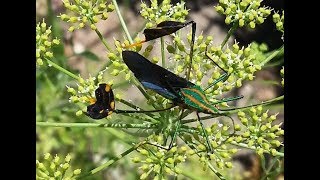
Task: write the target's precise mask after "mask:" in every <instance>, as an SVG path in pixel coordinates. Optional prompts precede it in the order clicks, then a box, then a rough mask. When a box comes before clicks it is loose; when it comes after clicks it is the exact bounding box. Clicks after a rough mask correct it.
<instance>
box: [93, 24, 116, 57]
mask: <svg viewBox="0 0 320 180" xmlns="http://www.w3.org/2000/svg"><path fill="white" fill-rule="evenodd" d="M94 31H95V32H96V33H97V35H98V36H99V39H100V40H101V42H102V43H103V45H104V46H105V47H106V48H107V49H108V51H109V52H112V49H111V48H110V46H109V45H108V43H107V41H106V40H105V39H104V38H103V36H102V34H101V33H100V31H99V30H98V29H96V30H94Z"/></svg>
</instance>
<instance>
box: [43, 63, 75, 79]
mask: <svg viewBox="0 0 320 180" xmlns="http://www.w3.org/2000/svg"><path fill="white" fill-rule="evenodd" d="M46 60H47V61H48V64H49V65H51V66H52V67H54V68H56V69H57V70H59V71H61V72H63V73H64V74H66V75H68V76H70V77H72V78H74V79H76V80H77V81H79V80H80V77H79V76H76V75H74V74H73V73H71V72H70V71H68V70H66V69H64V68H63V67H61V66H59V65H58V64H56V63H54V62H52V61H50V60H49V59H46Z"/></svg>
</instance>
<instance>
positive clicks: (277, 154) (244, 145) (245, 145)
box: [231, 142, 284, 157]
mask: <svg viewBox="0 0 320 180" xmlns="http://www.w3.org/2000/svg"><path fill="white" fill-rule="evenodd" d="M231 144H233V145H235V146H239V147H243V148H247V149H251V150H256V148H254V147H249V146H248V145H247V144H244V143H236V142H231ZM265 152H266V153H268V151H265ZM276 156H280V157H284V153H282V152H277V153H276Z"/></svg>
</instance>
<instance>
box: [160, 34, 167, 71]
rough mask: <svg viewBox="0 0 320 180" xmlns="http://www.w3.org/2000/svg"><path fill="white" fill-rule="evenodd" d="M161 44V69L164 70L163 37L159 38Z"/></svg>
mask: <svg viewBox="0 0 320 180" xmlns="http://www.w3.org/2000/svg"><path fill="white" fill-rule="evenodd" d="M160 40H161V41H160V42H161V57H162V67H163V68H166V57H165V54H164V39H163V37H161V38H160Z"/></svg>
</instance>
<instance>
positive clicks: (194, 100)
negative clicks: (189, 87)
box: [181, 91, 214, 113]
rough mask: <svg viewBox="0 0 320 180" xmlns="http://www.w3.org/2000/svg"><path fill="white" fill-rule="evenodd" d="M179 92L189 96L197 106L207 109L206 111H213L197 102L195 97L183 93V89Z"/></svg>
mask: <svg viewBox="0 0 320 180" xmlns="http://www.w3.org/2000/svg"><path fill="white" fill-rule="evenodd" d="M181 93H182V94H183V95H184V96H185V97H187V98H189V99H190V100H191V101H192V102H193V103H195V104H197V105H198V106H199V107H201V108H203V109H205V110H207V111H210V112H211V113H214V112H213V111H212V110H211V109H210V108H208V107H207V106H205V105H204V104H203V103H201V102H199V101H198V100H197V99H195V98H194V97H192V96H190V95H189V94H185V93H184V92H183V91H181Z"/></svg>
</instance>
